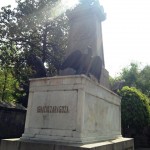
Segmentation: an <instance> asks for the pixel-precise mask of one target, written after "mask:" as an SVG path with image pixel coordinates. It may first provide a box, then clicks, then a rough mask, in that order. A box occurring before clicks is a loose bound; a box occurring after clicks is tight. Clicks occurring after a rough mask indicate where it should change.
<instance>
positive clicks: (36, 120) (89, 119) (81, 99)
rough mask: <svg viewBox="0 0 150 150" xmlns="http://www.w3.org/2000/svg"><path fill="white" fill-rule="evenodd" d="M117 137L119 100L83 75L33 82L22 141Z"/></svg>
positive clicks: (75, 140) (118, 133) (62, 140)
mask: <svg viewBox="0 0 150 150" xmlns="http://www.w3.org/2000/svg"><path fill="white" fill-rule="evenodd" d="M118 137H121V118H120V97H118V96H117V95H116V94H114V93H113V92H111V91H109V90H108V89H106V88H104V87H102V86H101V85H100V84H98V83H97V82H94V81H92V80H90V79H89V78H88V77H86V76H84V75H81V76H80V75H78V76H63V77H61V76H59V77H52V78H43V79H33V80H31V83H30V95H29V102H28V111H27V118H26V125H25V133H24V134H23V136H22V139H32V140H47V141H61V142H75V143H87V142H93V141H104V140H109V139H115V138H118Z"/></svg>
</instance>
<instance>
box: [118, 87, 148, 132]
mask: <svg viewBox="0 0 150 150" xmlns="http://www.w3.org/2000/svg"><path fill="white" fill-rule="evenodd" d="M118 94H119V95H120V96H121V97H122V100H121V119H122V129H123V134H125V132H126V130H127V129H135V132H136V133H139V132H141V131H142V130H143V128H144V127H145V126H148V125H150V105H149V102H150V101H149V99H148V97H147V96H146V95H144V94H143V93H142V92H140V91H139V90H138V89H136V88H134V87H131V88H130V87H127V86H126V87H123V88H122V90H120V91H119V93H118Z"/></svg>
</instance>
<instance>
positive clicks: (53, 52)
mask: <svg viewBox="0 0 150 150" xmlns="http://www.w3.org/2000/svg"><path fill="white" fill-rule="evenodd" d="M17 3H18V6H17V8H15V9H14V10H12V9H11V7H10V6H7V7H3V8H2V10H1V12H0V68H2V69H4V68H5V69H6V70H7V68H11V75H12V79H15V80H17V82H18V85H19V88H16V90H15V92H16V98H17V100H18V101H19V102H21V101H22V100H21V99H23V101H24V97H26V98H25V99H26V103H27V94H28V87H29V78H32V76H33V72H32V70H31V68H30V67H29V66H28V64H27V58H28V56H29V55H30V54H32V53H35V54H36V55H37V56H39V57H40V58H41V59H42V61H43V63H44V64H45V65H46V67H47V70H48V76H54V75H57V74H58V73H59V66H60V64H61V62H62V61H63V55H64V53H65V49H66V45H67V44H66V42H67V36H68V24H67V17H66V16H65V13H64V10H63V7H62V6H60V0H38V1H37V0H24V1H21V0H18V1H17ZM20 95H22V97H20ZM24 105H25V106H26V104H24Z"/></svg>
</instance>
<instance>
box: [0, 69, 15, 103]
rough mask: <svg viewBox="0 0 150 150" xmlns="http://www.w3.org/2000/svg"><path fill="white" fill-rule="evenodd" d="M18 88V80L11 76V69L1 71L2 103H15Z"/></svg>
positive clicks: (0, 95) (0, 97) (0, 88)
mask: <svg viewBox="0 0 150 150" xmlns="http://www.w3.org/2000/svg"><path fill="white" fill-rule="evenodd" d="M17 87H18V83H17V80H16V79H15V78H14V77H13V75H12V74H11V70H10V68H9V69H8V68H5V69H3V70H2V69H0V101H5V102H13V103H15V102H16V99H15V97H14V95H15V89H16V88H17Z"/></svg>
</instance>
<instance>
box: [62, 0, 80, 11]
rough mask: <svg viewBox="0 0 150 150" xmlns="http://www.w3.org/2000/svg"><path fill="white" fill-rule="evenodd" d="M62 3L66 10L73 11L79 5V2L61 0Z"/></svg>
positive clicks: (76, 0)
mask: <svg viewBox="0 0 150 150" xmlns="http://www.w3.org/2000/svg"><path fill="white" fill-rule="evenodd" d="M61 2H62V4H63V6H64V7H65V8H66V9H72V8H74V7H75V6H76V5H77V4H78V3H79V0H61Z"/></svg>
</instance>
